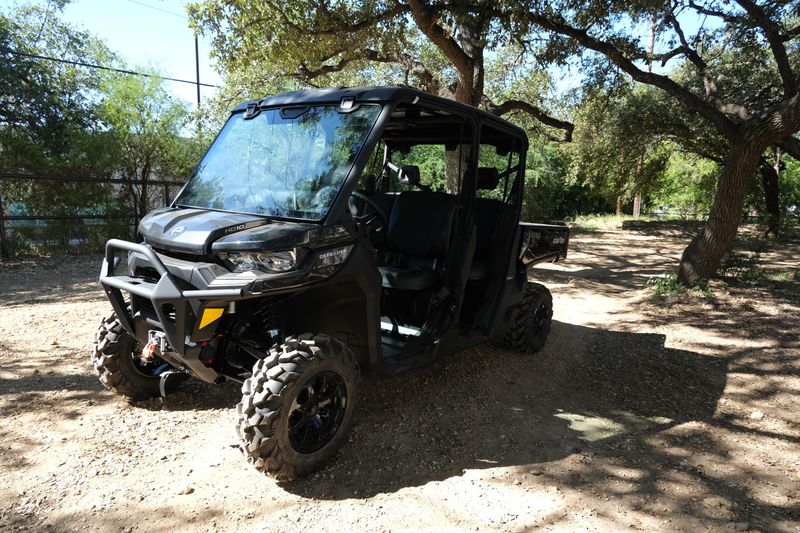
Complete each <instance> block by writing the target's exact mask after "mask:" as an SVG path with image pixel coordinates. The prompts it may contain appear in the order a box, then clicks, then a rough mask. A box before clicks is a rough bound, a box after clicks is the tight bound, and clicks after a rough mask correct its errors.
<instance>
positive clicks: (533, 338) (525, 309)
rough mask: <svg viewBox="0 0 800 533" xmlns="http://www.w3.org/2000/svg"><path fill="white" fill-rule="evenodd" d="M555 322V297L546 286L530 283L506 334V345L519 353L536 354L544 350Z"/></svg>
mask: <svg viewBox="0 0 800 533" xmlns="http://www.w3.org/2000/svg"><path fill="white" fill-rule="evenodd" d="M552 321H553V296H552V295H551V294H550V291H549V290H548V289H547V287H545V286H544V285H542V284H540V283H528V286H527V287H526V289H525V296H524V297H523V298H522V303H521V304H520V306H519V311H518V312H517V314H516V317H515V318H514V323H513V324H511V327H510V328H509V329H508V331H507V332H506V336H505V343H506V345H507V346H508V347H509V348H510V349H512V350H514V351H517V352H524V353H536V352H538V351H539V350H541V349H542V348H544V345H545V343H546V342H547V335H548V334H549V333H550V324H551V322H552Z"/></svg>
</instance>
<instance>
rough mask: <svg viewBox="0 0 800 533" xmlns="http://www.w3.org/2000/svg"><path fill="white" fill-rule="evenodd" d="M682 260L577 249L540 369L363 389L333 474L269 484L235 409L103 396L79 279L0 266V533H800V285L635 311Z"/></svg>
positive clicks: (86, 271) (668, 247)
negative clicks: (253, 464)
mask: <svg viewBox="0 0 800 533" xmlns="http://www.w3.org/2000/svg"><path fill="white" fill-rule="evenodd" d="M684 243H685V237H684V236H682V235H679V234H676V233H672V232H668V231H661V232H649V233H645V232H642V231H639V232H606V233H578V234H577V235H576V236H575V237H574V238H573V241H572V254H571V256H570V258H569V260H568V261H567V262H566V263H564V264H563V265H552V266H548V267H547V268H544V269H537V270H536V272H535V274H536V277H537V278H538V279H539V280H540V281H542V282H544V283H545V284H547V285H548V286H549V287H550V288H551V290H552V291H553V293H554V296H555V320H556V322H555V323H554V325H553V331H552V334H551V337H550V340H549V342H548V345H547V347H546V348H545V350H544V351H543V352H542V353H540V354H538V355H537V356H535V357H525V356H522V355H518V354H514V353H510V352H507V351H504V350H502V349H500V348H497V347H493V346H485V347H480V348H476V349H471V350H467V351H465V352H463V353H461V354H459V355H457V356H455V357H452V358H450V359H448V360H446V361H443V362H441V363H439V364H436V365H433V366H430V367H427V368H424V369H421V370H417V371H414V372H412V373H410V374H407V375H404V376H401V377H397V378H392V379H384V380H366V381H365V382H364V384H363V387H362V392H361V395H360V402H361V404H360V409H359V412H358V414H357V422H356V426H355V428H354V431H353V433H352V437H351V439H350V441H349V442H348V443H347V444H346V445H345V446H344V448H343V450H342V451H341V452H340V454H339V455H338V456H337V458H336V459H335V460H334V461H333V462H332V463H331V464H329V465H328V466H327V467H326V468H324V469H323V470H322V471H320V472H318V473H317V474H315V475H313V476H311V477H310V478H308V479H305V480H301V481H297V482H292V483H285V484H277V483H276V482H274V481H273V480H271V479H269V478H266V477H264V476H262V475H260V474H258V473H257V472H255V471H254V470H253V469H251V468H250V467H249V466H248V465H247V464H246V463H245V461H244V459H243V458H242V457H241V455H240V454H239V452H238V450H236V449H235V448H234V444H235V435H234V432H233V422H234V416H233V412H232V406H234V405H235V404H236V402H237V400H238V396H239V392H238V388H237V387H236V386H235V385H229V386H223V387H212V386H208V385H205V384H202V383H197V382H190V383H187V384H185V386H184V387H183V389H182V391H181V392H178V393H177V394H175V395H173V396H171V397H169V398H168V399H167V400H165V401H162V400H160V399H157V400H152V401H148V402H143V403H137V404H134V405H129V404H127V403H125V402H124V401H122V400H121V399H119V398H117V397H115V396H113V395H112V394H110V393H108V392H106V391H105V390H103V389H102V387H101V386H100V384H99V382H98V381H97V378H96V377H95V376H94V374H93V371H92V370H91V367H90V365H89V364H88V349H89V345H90V339H91V337H92V335H93V332H94V329H95V327H96V325H97V323H98V321H99V318H98V317H99V316H100V315H102V314H105V313H107V312H108V308H109V307H108V305H107V303H106V302H105V300H104V297H103V295H102V293H101V291H100V290H99V289H98V286H97V284H96V282H95V278H96V271H97V270H98V259H97V258H96V257H89V258H86V257H84V258H66V259H53V260H47V261H40V262H39V263H38V264H34V263H32V262H24V261H22V262H19V261H17V262H13V263H10V264H2V263H0V416H1V417H2V418H0V469H1V470H0V530H13V529H14V528H17V529H20V530H33V529H36V530H57V531H78V530H102V531H130V530H132V531H178V530H180V531H184V530H200V531H308V530H311V531H321V530H331V531H354V530H356V531H357V530H363V531H387V530H394V531H398V530H408V529H411V530H435V531H464V530H497V531H528V530H531V529H536V528H540V529H542V530H547V531H551V530H552V531H576V530H581V531H609V530H612V531H615V530H629V529H634V530H649V531H652V530H685V531H697V530H700V529H712V530H717V531H728V530H732V529H736V530H742V531H744V530H762V531H792V532H797V531H800V340H799V339H798V333H797V332H798V330H800V328H799V327H798V326H800V304H799V303H798V292H799V291H798V283H796V282H793V281H792V279H793V278H790V279H788V281H786V282H785V283H783V282H781V283H778V284H777V285H776V286H775V287H773V288H771V289H765V288H757V287H749V286H741V287H729V286H726V285H724V284H722V283H721V282H716V283H714V284H712V287H711V293H710V294H709V295H692V296H683V297H679V298H677V299H671V300H669V299H668V300H664V301H656V302H651V301H650V300H648V299H647V296H648V294H649V292H648V291H646V290H644V289H643V287H644V283H645V282H646V280H647V277H648V276H650V275H654V274H660V273H663V272H665V271H666V270H667V269H669V268H671V267H672V266H674V264H675V263H676V261H677V257H678V256H679V254H680V251H681V249H682V246H683V244H684ZM773 248H774V249H773V250H772V251H769V252H768V253H767V254H766V255H763V256H762V257H763V259H764V260H765V262H767V263H769V264H771V265H772V267H773V268H776V269H781V268H782V269H784V270H786V269H788V270H791V269H792V268H794V269H797V268H798V261H797V259H796V258H797V257H798V256H800V254H798V251H800V246H798V243H797V242H794V243H789V244H786V243H784V244H782V245H780V246H779V245H775V246H774V247H773Z"/></svg>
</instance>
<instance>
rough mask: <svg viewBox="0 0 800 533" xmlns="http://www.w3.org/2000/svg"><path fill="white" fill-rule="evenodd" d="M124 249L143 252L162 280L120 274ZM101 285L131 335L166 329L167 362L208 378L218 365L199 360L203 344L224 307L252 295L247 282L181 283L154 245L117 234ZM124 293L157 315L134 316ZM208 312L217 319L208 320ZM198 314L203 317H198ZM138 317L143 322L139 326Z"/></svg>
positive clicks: (213, 377) (139, 336) (108, 251)
mask: <svg viewBox="0 0 800 533" xmlns="http://www.w3.org/2000/svg"><path fill="white" fill-rule="evenodd" d="M120 252H132V255H138V256H141V259H144V260H145V261H146V263H147V264H148V265H149V266H150V267H151V268H153V269H154V270H155V272H156V273H157V275H158V276H159V278H158V281H157V282H152V281H148V280H146V279H143V278H140V277H134V276H130V275H120V274H116V272H115V270H116V266H117V263H118V261H117V256H118V254H119V253H120ZM100 284H101V285H102V286H103V290H105V292H106V295H107V296H108V299H109V301H110V302H111V306H112V307H113V308H114V312H115V313H116V315H117V318H118V319H119V321H120V323H121V324H122V326H123V327H124V328H125V329H126V330H127V331H128V332H129V333H130V334H131V335H133V336H135V337H137V339H139V341H140V342H143V341H145V337H144V336H145V335H146V334H147V329H159V330H161V331H163V333H164V335H165V337H166V340H167V343H168V344H169V348H170V349H169V351H168V352H165V353H164V354H162V357H163V358H164V359H165V360H166V361H167V362H169V363H170V364H172V365H173V366H177V367H179V368H180V367H185V368H186V369H187V370H189V371H190V372H192V373H193V374H195V375H197V376H198V377H200V378H201V379H204V380H206V381H212V382H213V381H214V380H216V379H217V378H218V374H217V372H216V371H215V370H213V369H212V368H209V367H207V366H205V365H204V364H203V363H202V362H201V361H200V351H201V349H202V343H203V341H207V340H208V339H210V338H211V337H212V336H213V334H214V332H215V330H216V325H217V323H218V320H219V318H220V317H221V316H222V313H223V311H222V310H223V309H224V308H225V307H226V306H227V305H228V304H229V303H230V302H232V301H236V300H241V299H244V298H245V297H246V296H247V295H246V288H245V287H243V286H240V287H227V288H214V289H185V288H181V287H180V285H187V283H182V282H181V281H179V280H178V279H177V278H175V277H174V276H173V275H172V274H171V273H170V272H169V270H168V269H167V267H166V266H165V265H164V262H163V261H162V260H161V259H160V258H159V256H158V254H156V253H155V252H154V251H153V249H152V248H150V247H149V246H147V245H145V244H136V243H133V242H127V241H122V240H118V239H112V240H110V241H108V243H107V244H106V254H105V257H104V259H103V266H102V270H101V272H100ZM123 292H127V293H130V294H131V295H135V296H138V297H140V298H143V299H145V300H146V301H149V303H150V304H151V305H152V311H153V312H154V313H155V316H156V319H157V320H156V321H153V320H152V319H147V318H145V317H137V318H136V319H135V318H134V315H133V313H132V312H131V308H130V307H129V306H128V304H127V303H126V301H125V296H124V294H123ZM206 314H208V316H210V317H212V318H214V320H211V321H210V322H208V320H207V319H206V320H204V318H205V316H206ZM198 317H201V318H200V319H199V320H198ZM137 321H139V322H140V327H137V324H136V322H137ZM142 326H143V327H142Z"/></svg>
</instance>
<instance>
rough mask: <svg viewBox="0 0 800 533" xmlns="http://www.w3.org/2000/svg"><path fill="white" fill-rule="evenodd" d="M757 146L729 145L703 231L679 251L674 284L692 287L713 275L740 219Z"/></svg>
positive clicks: (759, 149)
mask: <svg viewBox="0 0 800 533" xmlns="http://www.w3.org/2000/svg"><path fill="white" fill-rule="evenodd" d="M763 150H764V147H763V145H762V144H761V143H756V142H753V141H750V142H747V141H744V140H742V139H737V140H735V141H733V142H731V145H730V148H729V149H728V153H727V155H726V157H725V165H724V167H723V168H722V172H721V174H720V176H719V183H718V185H717V191H716V193H715V194H714V203H713V204H712V206H711V211H710V212H709V215H708V221H706V223H705V225H704V226H703V229H702V230H701V231H700V233H699V234H698V235H697V236H696V237H695V238H694V239H692V242H690V243H689V246H687V247H686V249H685V250H684V251H683V255H682V256H681V263H680V267H679V268H678V281H680V282H681V283H683V284H685V285H692V284H694V283H697V282H698V281H699V280H701V279H705V278H710V277H712V276H714V275H715V274H716V272H717V269H718V268H719V264H720V262H721V260H722V256H723V255H724V254H725V252H726V251H727V250H728V248H729V246H730V244H731V242H732V241H733V238H734V237H735V236H736V229H737V228H738V227H739V222H741V220H742V204H743V203H744V196H745V193H746V191H747V184H748V182H749V181H750V179H752V176H753V172H755V170H756V167H757V166H758V161H759V158H760V157H761V154H762V153H763Z"/></svg>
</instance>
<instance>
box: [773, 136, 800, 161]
mask: <svg viewBox="0 0 800 533" xmlns="http://www.w3.org/2000/svg"><path fill="white" fill-rule="evenodd" d="M775 144H776V145H778V146H780V147H781V148H782V149H783V151H784V152H786V153H787V154H789V155H790V156H792V157H793V158H794V159H795V160H796V161H800V139H798V138H797V137H794V136H792V137H786V138H785V139H781V140H780V141H778V142H776V143H775Z"/></svg>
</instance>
